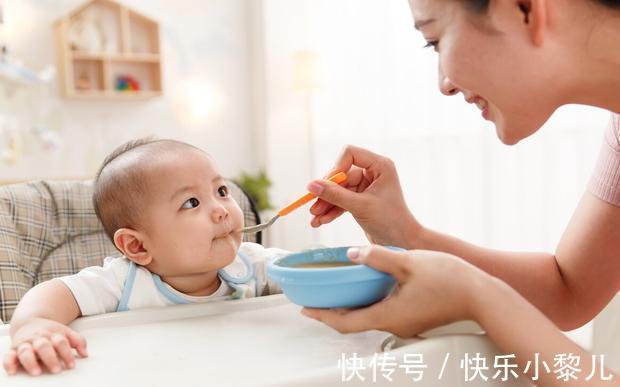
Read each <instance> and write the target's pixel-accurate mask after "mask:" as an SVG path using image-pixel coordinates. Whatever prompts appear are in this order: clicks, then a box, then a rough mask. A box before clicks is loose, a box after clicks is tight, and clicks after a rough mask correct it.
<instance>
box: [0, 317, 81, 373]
mask: <svg viewBox="0 0 620 387" xmlns="http://www.w3.org/2000/svg"><path fill="white" fill-rule="evenodd" d="M11 339H12V343H13V345H12V347H11V349H10V350H9V352H8V353H7V354H6V355H5V356H4V369H5V370H6V372H7V373H8V374H9V375H13V374H15V373H17V371H18V370H19V366H20V365H21V366H22V367H24V369H25V370H26V372H28V373H29V374H30V375H40V374H41V372H42V370H41V365H44V366H45V367H46V368H47V369H48V370H49V371H50V372H51V373H54V374H55V373H58V372H60V371H61V370H62V366H61V362H60V360H62V362H63V363H64V366H65V368H67V369H70V368H73V366H74V355H73V351H72V348H75V349H76V350H77V352H78V354H79V355H80V357H86V356H88V353H87V352H86V339H84V337H83V336H82V335H80V334H79V333H77V332H76V331H74V330H73V329H71V328H69V327H68V326H66V325H63V324H61V323H59V322H56V321H53V320H48V319H44V318H33V319H31V320H30V321H28V322H27V323H25V324H24V325H23V326H21V327H20V328H19V329H18V330H17V331H15V332H14V334H13V335H12V337H11Z"/></svg>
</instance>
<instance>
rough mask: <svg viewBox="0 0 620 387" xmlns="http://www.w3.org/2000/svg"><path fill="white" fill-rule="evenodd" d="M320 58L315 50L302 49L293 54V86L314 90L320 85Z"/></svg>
mask: <svg viewBox="0 0 620 387" xmlns="http://www.w3.org/2000/svg"><path fill="white" fill-rule="evenodd" d="M320 70H321V69H320V58H319V55H318V54H317V53H316V52H314V51H308V50H300V51H297V52H295V54H294V55H293V87H294V88H295V89H298V90H313V89H317V88H319V87H320V84H321V71H320Z"/></svg>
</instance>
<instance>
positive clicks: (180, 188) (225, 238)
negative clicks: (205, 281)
mask: <svg viewBox="0 0 620 387" xmlns="http://www.w3.org/2000/svg"><path fill="white" fill-rule="evenodd" d="M153 166H154V169H153V171H154V172H153V173H152V174H151V176H149V177H148V180H147V181H148V185H147V187H148V189H149V192H148V193H147V195H148V197H149V199H148V203H147V211H146V212H147V213H146V214H145V217H144V229H145V230H144V233H145V236H146V237H145V240H144V247H145V248H146V249H147V250H148V251H149V252H150V253H151V255H152V257H153V261H152V262H151V263H150V264H149V265H147V267H148V268H149V269H150V270H151V271H153V272H155V273H157V274H159V275H160V276H177V275H188V274H201V273H205V272H209V271H214V270H218V269H221V268H223V267H225V266H227V265H228V264H229V263H231V262H232V261H233V259H234V258H235V256H236V254H237V250H238V248H239V245H240V243H241V236H242V235H241V233H240V231H239V230H240V229H241V228H242V227H243V214H242V211H241V208H239V205H238V204H237V203H236V202H235V200H234V199H233V198H232V197H231V196H230V194H229V192H228V187H227V185H226V182H225V180H224V179H223V178H222V177H221V176H220V174H219V173H218V172H217V170H216V168H215V166H214V164H213V162H212V161H211V159H210V158H209V156H208V155H207V154H205V153H203V152H201V151H198V150H193V149H188V150H184V151H182V152H178V151H175V152H165V153H164V154H162V155H161V157H158V158H157V159H156V160H154V161H153Z"/></svg>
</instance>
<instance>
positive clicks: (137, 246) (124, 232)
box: [114, 228, 153, 266]
mask: <svg viewBox="0 0 620 387" xmlns="http://www.w3.org/2000/svg"><path fill="white" fill-rule="evenodd" d="M114 244H115V245H116V248H117V249H119V250H120V251H121V252H122V253H123V254H125V256H126V257H127V258H128V259H130V260H132V261H133V262H135V263H136V264H138V265H141V266H146V265H148V264H149V263H151V261H152V260H153V257H152V256H151V254H150V253H149V252H148V251H147V250H146V249H145V248H144V243H143V242H142V234H141V233H140V232H139V231H136V230H132V229H130V228H120V229H118V230H116V232H115V233H114Z"/></svg>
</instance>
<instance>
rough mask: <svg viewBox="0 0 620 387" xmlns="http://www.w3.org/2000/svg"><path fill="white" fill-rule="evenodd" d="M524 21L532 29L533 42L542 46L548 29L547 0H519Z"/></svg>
mask: <svg viewBox="0 0 620 387" xmlns="http://www.w3.org/2000/svg"><path fill="white" fill-rule="evenodd" d="M517 4H518V6H519V11H520V12H521V18H522V20H523V23H525V24H526V26H527V28H528V30H529V31H530V36H531V38H532V42H533V43H534V44H535V45H536V46H542V44H543V41H544V40H545V33H546V30H547V21H548V18H547V0H518V1H517Z"/></svg>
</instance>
